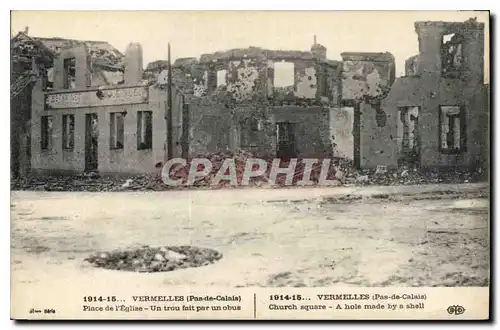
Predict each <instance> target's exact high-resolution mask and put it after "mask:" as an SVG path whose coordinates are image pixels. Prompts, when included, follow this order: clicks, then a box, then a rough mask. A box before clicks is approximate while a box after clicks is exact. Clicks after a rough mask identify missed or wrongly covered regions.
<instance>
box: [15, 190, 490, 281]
mask: <svg viewBox="0 0 500 330" xmlns="http://www.w3.org/2000/svg"><path fill="white" fill-rule="evenodd" d="M488 209H489V201H488V185H487V184H460V185H422V186H400V187H342V188H340V187H336V188H291V189H257V188H252V189H230V190H216V191H208V190H197V191H186V190H185V191H177V192H173V191H169V192H154V193H145V192H144V193H132V192H117V193H78V192H28V191H17V192H13V193H12V199H11V210H12V220H11V221H12V225H11V230H12V234H11V237H12V239H11V267H12V284H13V285H14V286H18V287H23V289H29V288H30V287H33V288H34V289H36V288H41V287H44V288H46V289H48V288H51V287H55V286H61V285H62V282H64V280H67V279H71V281H72V283H80V284H81V286H82V287H84V286H85V284H84V283H93V285H94V286H96V287H99V286H100V287H103V286H109V285H113V284H116V283H126V285H127V286H131V287H144V286H148V287H165V288H166V287H168V286H172V285H181V286H185V285H189V286H229V287H249V286H263V287H279V286H292V287H293V286H296V287H300V286H308V287H311V286H322V287H324V286H335V285H342V286H345V285H348V286H487V285H488V281H489V280H488V276H489V244H490V243H489V229H488V225H489V215H488V213H489V212H488ZM140 245H150V246H169V245H194V246H198V247H208V248H213V249H216V250H218V251H220V252H221V253H222V254H223V258H222V259H221V260H220V261H218V262H216V263H215V264H212V265H208V266H204V267H201V268H188V269H182V270H177V271H173V272H165V273H151V274H145V273H134V272H123V271H113V270H104V269H98V268H94V267H93V266H91V265H88V264H87V263H85V262H84V261H83V259H84V258H86V257H87V256H89V255H90V254H92V253H94V252H97V251H103V250H105V251H109V250H115V249H119V248H129V247H137V246H140ZM77 289H78V288H74V290H77Z"/></svg>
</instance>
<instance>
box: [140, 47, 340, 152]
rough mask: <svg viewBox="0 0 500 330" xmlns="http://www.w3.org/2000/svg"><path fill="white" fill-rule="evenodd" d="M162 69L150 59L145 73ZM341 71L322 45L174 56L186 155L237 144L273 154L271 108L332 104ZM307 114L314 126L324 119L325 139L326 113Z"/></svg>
mask: <svg viewBox="0 0 500 330" xmlns="http://www.w3.org/2000/svg"><path fill="white" fill-rule="evenodd" d="M166 69H167V63H166V62H165V61H157V62H153V63H150V64H149V65H148V67H147V68H146V71H145V75H146V76H147V79H152V80H154V81H158V80H160V81H161V80H162V79H164V77H165V76H166V72H167V71H166ZM341 72H342V63H341V62H337V61H330V60H327V59H326V48H324V47H323V46H321V45H319V44H315V45H313V47H312V48H311V51H310V52H309V51H280V50H266V49H261V48H256V47H250V48H246V49H233V50H229V51H224V52H216V53H212V54H204V55H202V56H201V57H200V59H199V60H198V59H196V58H184V59H178V60H176V61H175V63H174V65H173V83H174V85H175V86H176V88H178V89H179V90H181V91H182V93H183V94H184V95H185V98H186V100H187V103H189V112H190V127H191V129H190V131H191V135H190V146H189V150H190V154H191V155H196V154H199V153H201V152H209V153H210V152H215V151H221V150H224V149H231V150H236V149H239V148H241V149H247V150H249V151H250V150H251V151H253V152H256V153H259V154H266V153H273V152H274V151H275V147H276V146H275V144H273V136H275V135H276V126H275V123H273V118H272V114H273V110H272V109H273V107H284V108H287V109H289V112H290V113H294V112H296V111H298V110H296V109H298V108H301V109H305V110H307V109H308V108H313V107H321V106H323V107H329V106H338V105H339V104H340V100H341V81H340V76H341ZM301 112H302V110H301ZM311 113H312V116H313V117H314V116H315V117H314V118H315V119H314V121H316V123H317V125H316V128H317V127H323V126H324V125H322V121H323V120H326V126H325V127H326V128H325V132H324V133H325V134H324V135H325V136H327V137H328V135H329V133H328V117H326V119H325V117H324V116H319V115H318V112H317V111H313V110H311ZM309 117H311V116H308V118H309ZM202 118H203V119H202ZM251 126H255V127H254V128H252V127H251ZM248 130H253V132H251V133H250V134H247V132H246V131H248ZM307 136H308V135H307V134H306V135H304V136H301V137H299V138H301V139H307ZM311 152H314V150H311Z"/></svg>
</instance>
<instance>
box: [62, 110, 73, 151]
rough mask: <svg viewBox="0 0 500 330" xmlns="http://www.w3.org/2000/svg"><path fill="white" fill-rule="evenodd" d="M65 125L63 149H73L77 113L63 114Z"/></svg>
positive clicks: (63, 124) (63, 123)
mask: <svg viewBox="0 0 500 330" xmlns="http://www.w3.org/2000/svg"><path fill="white" fill-rule="evenodd" d="M62 126H63V141H62V142H63V149H64V150H67V151H73V150H74V148H75V115H73V114H66V115H63V116H62Z"/></svg>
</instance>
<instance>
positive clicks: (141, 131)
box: [137, 111, 153, 150]
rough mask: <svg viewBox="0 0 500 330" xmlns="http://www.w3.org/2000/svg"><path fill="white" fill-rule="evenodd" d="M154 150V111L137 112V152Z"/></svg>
mask: <svg viewBox="0 0 500 330" xmlns="http://www.w3.org/2000/svg"><path fill="white" fill-rule="evenodd" d="M152 148H153V111H138V112H137V150H147V149H152Z"/></svg>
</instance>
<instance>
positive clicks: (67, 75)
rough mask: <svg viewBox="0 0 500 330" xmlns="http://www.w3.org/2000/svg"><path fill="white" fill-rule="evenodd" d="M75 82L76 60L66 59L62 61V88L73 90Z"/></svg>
mask: <svg viewBox="0 0 500 330" xmlns="http://www.w3.org/2000/svg"><path fill="white" fill-rule="evenodd" d="M75 82H76V60H75V59H74V58H68V59H65V60H64V88H66V89H74V88H75Z"/></svg>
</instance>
